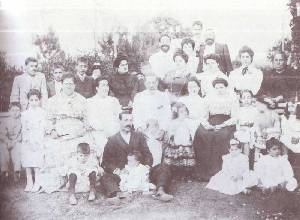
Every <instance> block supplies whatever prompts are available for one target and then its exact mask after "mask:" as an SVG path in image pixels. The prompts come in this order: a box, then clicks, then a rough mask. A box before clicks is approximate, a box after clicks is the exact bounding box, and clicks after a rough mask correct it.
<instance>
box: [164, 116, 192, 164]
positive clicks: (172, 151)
mask: <svg viewBox="0 0 300 220" xmlns="http://www.w3.org/2000/svg"><path fill="white" fill-rule="evenodd" d="M195 131H196V126H195V125H194V123H193V121H192V120H191V119H189V118H186V119H184V120H179V119H174V120H173V121H172V122H171V123H170V127H169V129H168V138H169V140H168V143H167V146H166V148H165V150H164V158H163V162H164V163H166V164H168V165H171V166H175V167H193V166H195V152H194V149H193V146H192V141H193V137H194V134H195Z"/></svg>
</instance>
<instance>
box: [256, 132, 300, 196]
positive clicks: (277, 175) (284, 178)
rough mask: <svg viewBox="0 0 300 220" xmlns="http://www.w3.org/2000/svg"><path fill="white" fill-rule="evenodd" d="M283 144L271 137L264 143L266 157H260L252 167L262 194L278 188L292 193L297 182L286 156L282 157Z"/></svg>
mask: <svg viewBox="0 0 300 220" xmlns="http://www.w3.org/2000/svg"><path fill="white" fill-rule="evenodd" d="M282 146H283V144H282V143H281V142H280V141H279V140H277V139H276V138H274V137H272V138H271V139H270V140H268V141H267V142H266V149H267V153H268V154H267V155H262V156H261V157H260V158H259V160H258V161H257V163H256V164H255V165H254V171H255V173H256V175H257V177H258V186H259V187H260V188H262V190H263V192H264V193H265V192H274V191H275V190H276V189H278V188H285V189H287V190H288V191H294V190H295V189H296V188H297V185H298V184H297V180H296V179H295V178H294V172H293V169H292V166H291V164H290V162H289V161H288V158H287V155H282Z"/></svg>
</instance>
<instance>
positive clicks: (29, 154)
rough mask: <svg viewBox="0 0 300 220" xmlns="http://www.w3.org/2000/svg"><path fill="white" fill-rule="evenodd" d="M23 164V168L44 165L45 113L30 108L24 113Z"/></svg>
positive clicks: (41, 110) (39, 109) (38, 109)
mask: <svg viewBox="0 0 300 220" xmlns="http://www.w3.org/2000/svg"><path fill="white" fill-rule="evenodd" d="M21 121H22V147H21V162H22V166H23V167H38V168H41V167H42V166H43V163H44V134H45V112H44V110H43V109H42V108H40V107H37V108H34V109H32V108H29V109H28V110H26V111H24V112H22V115H21Z"/></svg>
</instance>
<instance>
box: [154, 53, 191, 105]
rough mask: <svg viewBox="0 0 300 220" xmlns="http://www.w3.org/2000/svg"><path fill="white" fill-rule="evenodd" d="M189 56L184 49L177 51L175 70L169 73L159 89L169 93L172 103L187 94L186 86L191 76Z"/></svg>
mask: <svg viewBox="0 0 300 220" xmlns="http://www.w3.org/2000/svg"><path fill="white" fill-rule="evenodd" d="M188 59H189V58H188V55H187V54H186V53H185V52H183V50H182V49H178V50H176V51H175V53H174V55H173V60H174V63H175V66H176V68H175V70H174V71H171V72H169V73H167V74H166V75H165V77H164V78H163V79H162V80H161V81H160V84H159V88H160V89H161V90H163V91H168V93H169V95H170V100H171V102H176V101H177V99H178V98H179V97H180V96H183V95H185V94H186V93H187V91H186V84H187V81H188V79H189V77H190V75H191V73H190V72H189V69H188V67H187V62H188Z"/></svg>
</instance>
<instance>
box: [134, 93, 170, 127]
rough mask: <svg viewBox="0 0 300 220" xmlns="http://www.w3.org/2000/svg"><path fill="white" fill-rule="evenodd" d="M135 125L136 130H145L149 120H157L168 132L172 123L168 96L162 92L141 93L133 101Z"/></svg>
mask: <svg viewBox="0 0 300 220" xmlns="http://www.w3.org/2000/svg"><path fill="white" fill-rule="evenodd" d="M132 107H133V110H132V116H133V124H134V127H135V128H139V127H142V128H144V129H145V127H146V122H147V121H148V120H149V119H156V120H157V121H158V123H159V127H160V128H162V129H164V130H166V129H167V127H168V124H169V123H170V121H171V117H172V113H171V103H170V99H169V97H168V95H167V94H166V93H164V92H161V91H158V90H157V91H153V92H152V91H149V90H145V91H143V92H139V93H137V94H136V96H135V97H134V101H133V106H132Z"/></svg>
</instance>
